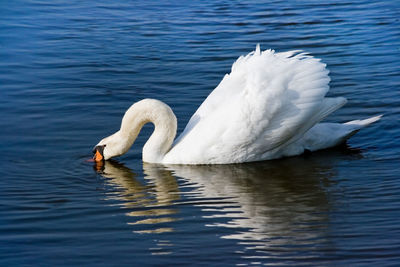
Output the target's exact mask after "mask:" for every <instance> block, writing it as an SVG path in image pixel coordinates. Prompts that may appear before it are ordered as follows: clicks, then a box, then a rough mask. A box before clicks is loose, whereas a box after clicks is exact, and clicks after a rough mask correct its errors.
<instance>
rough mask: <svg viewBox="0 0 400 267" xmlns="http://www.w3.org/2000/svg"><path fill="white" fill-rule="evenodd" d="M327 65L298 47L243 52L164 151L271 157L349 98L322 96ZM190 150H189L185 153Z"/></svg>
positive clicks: (197, 157)
mask: <svg viewBox="0 0 400 267" xmlns="http://www.w3.org/2000/svg"><path fill="white" fill-rule="evenodd" d="M328 73H329V72H328V70H327V69H326V65H325V64H323V63H321V62H320V61H319V60H318V59H316V58H313V57H311V56H309V55H307V54H305V53H299V52H298V51H292V52H286V53H275V51H273V50H266V51H263V52H261V51H260V48H259V46H257V49H256V51H254V52H252V53H250V54H248V55H247V56H242V57H240V58H239V59H238V60H237V61H236V62H235V63H234V64H233V65H232V70H231V73H230V74H227V75H225V77H224V78H223V80H222V81H221V82H220V84H219V85H218V86H217V88H215V89H214V91H213V92H212V93H211V94H210V95H209V96H208V97H207V99H206V100H205V101H204V102H203V103H202V104H201V106H200V107H199V108H198V110H197V111H196V112H195V114H194V115H193V116H192V118H191V119H190V121H189V123H188V125H187V126H186V128H185V130H184V131H183V133H182V134H181V135H180V136H179V138H178V139H177V141H176V142H175V145H174V147H173V148H172V150H171V151H170V153H168V154H167V156H166V161H168V157H169V156H171V157H174V158H175V161H176V158H177V157H178V155H183V156H185V155H186V156H187V157H189V158H186V156H185V159H182V163H202V162H201V161H205V160H206V161H207V162H208V163H228V162H246V161H257V160H264V159H269V158H273V157H274V154H277V153H278V154H279V153H280V150H282V149H284V147H285V146H287V145H288V144H290V143H292V142H294V141H296V140H297V139H298V138H300V137H301V136H302V135H303V134H304V133H305V132H306V131H307V130H308V129H310V128H311V127H312V126H313V125H314V124H316V123H317V122H319V121H320V120H322V119H323V118H324V117H325V116H327V115H328V114H329V113H331V112H333V111H334V110H336V109H337V108H339V107H340V106H342V105H343V104H344V103H345V99H343V98H335V99H328V98H324V97H325V94H326V93H327V92H328V90H329V86H328V83H329V81H330V79H329V77H328ZM185 152H187V153H185Z"/></svg>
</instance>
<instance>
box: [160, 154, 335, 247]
mask: <svg viewBox="0 0 400 267" xmlns="http://www.w3.org/2000/svg"><path fill="white" fill-rule="evenodd" d="M328 162H329V161H328ZM168 168H169V169H170V170H171V171H172V172H173V174H174V175H175V176H177V177H182V178H183V179H186V180H188V181H189V182H191V183H195V184H196V185H197V188H198V189H196V190H197V192H200V193H201V196H197V197H198V198H203V199H204V198H205V199H212V201H210V204H207V201H204V200H203V201H201V204H200V205H201V207H202V210H203V211H204V213H205V214H207V215H205V216H208V217H209V218H210V223H209V224H208V226H213V227H226V228H232V229H233V231H231V234H229V235H225V236H223V238H228V239H236V240H239V241H240V242H241V243H242V244H247V245H248V246H249V247H248V248H253V249H265V248H270V247H271V246H277V245H288V244H291V245H296V246H299V245H306V244H309V243H313V242H315V239H324V236H326V231H327V230H328V229H327V226H328V220H329V217H328V211H329V210H330V203H329V198H328V196H327V193H326V191H325V190H327V188H329V185H330V183H331V182H330V180H329V177H330V176H332V175H333V170H332V168H331V167H330V164H329V163H327V162H326V161H324V160H323V159H305V158H292V159H285V160H279V161H270V162H263V163H252V164H240V165H221V166H217V165H209V166H168ZM216 199H221V200H222V201H221V203H219V204H218V203H216V201H215V200H216ZM217 218H218V219H217ZM221 218H225V219H226V220H224V221H223V222H221ZM319 241H323V240H319ZM325 241H326V240H325Z"/></svg>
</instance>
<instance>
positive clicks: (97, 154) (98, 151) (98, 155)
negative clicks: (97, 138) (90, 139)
mask: <svg viewBox="0 0 400 267" xmlns="http://www.w3.org/2000/svg"><path fill="white" fill-rule="evenodd" d="M103 151H104V146H96V147H95V148H94V149H93V159H94V160H95V161H96V162H100V161H103V160H104V155H103Z"/></svg>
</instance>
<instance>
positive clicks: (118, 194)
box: [96, 161, 180, 233]
mask: <svg viewBox="0 0 400 267" xmlns="http://www.w3.org/2000/svg"><path fill="white" fill-rule="evenodd" d="M96 171H97V172H98V173H100V174H101V175H102V176H103V177H105V178H108V179H107V180H106V181H107V182H108V183H109V184H110V185H112V186H113V187H114V189H115V190H113V191H112V193H110V194H109V195H108V197H107V198H108V199H109V200H119V201H120V202H121V203H122V205H123V206H124V208H127V209H130V210H132V211H129V212H128V213H126V215H127V216H129V217H133V218H135V219H134V220H133V221H131V222H129V224H130V225H150V226H153V225H158V224H162V223H167V222H174V221H176V220H177V219H176V218H175V217H173V216H172V215H174V214H176V213H177V211H176V209H174V208H172V205H173V203H174V201H176V200H178V199H179V197H180V196H179V194H176V192H177V191H178V183H177V181H176V179H175V178H174V177H173V176H172V175H171V172H170V171H168V170H166V169H165V168H164V167H162V166H157V165H153V166H152V167H151V168H147V169H145V171H144V174H145V179H146V180H147V182H145V183H143V182H140V181H139V180H138V179H137V176H136V174H135V173H134V172H132V171H131V170H130V169H129V168H127V167H125V166H124V165H123V164H120V163H118V162H116V161H106V162H102V163H100V165H99V164H96ZM144 228H146V227H144ZM171 231H173V229H172V228H171V227H155V228H154V227H148V228H146V229H143V230H138V231H135V232H138V233H164V232H171Z"/></svg>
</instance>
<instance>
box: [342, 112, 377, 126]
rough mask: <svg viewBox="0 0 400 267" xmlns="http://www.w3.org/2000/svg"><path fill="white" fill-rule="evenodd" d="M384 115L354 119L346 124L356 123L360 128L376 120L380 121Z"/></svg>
mask: <svg viewBox="0 0 400 267" xmlns="http://www.w3.org/2000/svg"><path fill="white" fill-rule="evenodd" d="M382 116H383V115H379V116H375V117H371V118H369V119H365V120H354V121H349V122H346V123H345V124H346V125H354V126H358V129H361V128H364V127H366V126H368V125H370V124H372V123H374V122H376V121H379V120H380V119H381V118H382Z"/></svg>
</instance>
